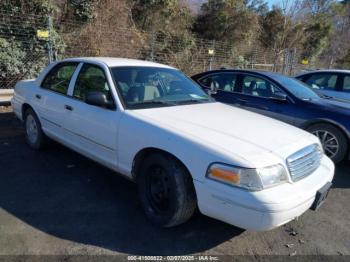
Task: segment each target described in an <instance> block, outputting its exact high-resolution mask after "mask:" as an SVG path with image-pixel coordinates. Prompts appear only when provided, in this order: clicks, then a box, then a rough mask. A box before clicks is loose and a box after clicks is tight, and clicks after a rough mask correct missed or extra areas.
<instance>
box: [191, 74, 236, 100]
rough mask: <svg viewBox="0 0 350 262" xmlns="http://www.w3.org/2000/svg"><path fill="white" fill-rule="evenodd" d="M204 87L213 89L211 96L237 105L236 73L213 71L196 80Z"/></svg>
mask: <svg viewBox="0 0 350 262" xmlns="http://www.w3.org/2000/svg"><path fill="white" fill-rule="evenodd" d="M198 82H199V83H200V84H201V86H203V87H204V88H205V89H209V90H212V91H214V93H213V94H212V97H214V98H215V99H216V100H217V101H219V102H222V103H227V104H233V105H239V104H238V100H237V96H236V91H237V86H238V74H237V73H234V72H224V73H215V74H212V75H207V76H205V77H203V78H201V79H199V80H198Z"/></svg>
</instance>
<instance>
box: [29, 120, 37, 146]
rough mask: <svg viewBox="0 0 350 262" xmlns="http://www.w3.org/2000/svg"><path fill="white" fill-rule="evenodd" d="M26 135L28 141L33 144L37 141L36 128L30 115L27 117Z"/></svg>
mask: <svg viewBox="0 0 350 262" xmlns="http://www.w3.org/2000/svg"><path fill="white" fill-rule="evenodd" d="M26 133H27V137H28V139H29V141H30V142H31V143H32V144H34V143H35V142H36V141H37V139H38V127H37V124H36V122H35V119H34V117H33V116H32V115H28V116H27V119H26Z"/></svg>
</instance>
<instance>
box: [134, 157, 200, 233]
mask: <svg viewBox="0 0 350 262" xmlns="http://www.w3.org/2000/svg"><path fill="white" fill-rule="evenodd" d="M139 170H140V171H139V174H137V184H138V189H139V196H140V199H141V203H142V206H143V209H144V211H145V213H146V215H147V217H148V218H149V219H150V220H151V222H152V223H154V224H156V225H158V226H161V227H172V226H176V225H179V224H181V223H184V222H185V221H187V220H188V219H189V218H190V217H191V216H192V215H193V213H194V211H195V209H196V196H195V190H194V186H193V181H192V177H191V176H190V174H189V173H188V172H187V170H186V169H185V167H184V166H183V165H182V164H181V163H179V162H178V161H177V160H176V159H174V158H173V157H171V156H167V155H163V154H158V153H156V154H152V155H149V156H147V157H146V158H145V159H144V161H143V163H142V164H141V167H140V168H139Z"/></svg>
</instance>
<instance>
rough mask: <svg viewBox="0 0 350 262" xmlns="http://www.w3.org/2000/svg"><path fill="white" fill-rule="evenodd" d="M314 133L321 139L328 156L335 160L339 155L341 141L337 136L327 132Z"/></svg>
mask: <svg viewBox="0 0 350 262" xmlns="http://www.w3.org/2000/svg"><path fill="white" fill-rule="evenodd" d="M312 133H313V134H314V135H315V136H317V137H318V138H319V139H320V141H321V144H322V147H323V150H324V152H325V153H326V155H327V156H329V157H330V158H333V157H334V156H336V155H337V154H338V152H339V141H338V139H337V137H336V136H335V135H333V134H332V133H331V132H329V131H326V130H316V131H314V132H312Z"/></svg>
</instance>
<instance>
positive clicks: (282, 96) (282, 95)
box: [272, 92, 288, 102]
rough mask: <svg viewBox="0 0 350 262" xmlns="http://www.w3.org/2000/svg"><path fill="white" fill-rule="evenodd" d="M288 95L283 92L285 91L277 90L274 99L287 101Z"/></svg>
mask: <svg viewBox="0 0 350 262" xmlns="http://www.w3.org/2000/svg"><path fill="white" fill-rule="evenodd" d="M287 98H288V96H287V95H286V94H285V93H283V92H276V93H274V94H273V97H272V99H274V100H276V101H280V102H286V101H288V99H287Z"/></svg>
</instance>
